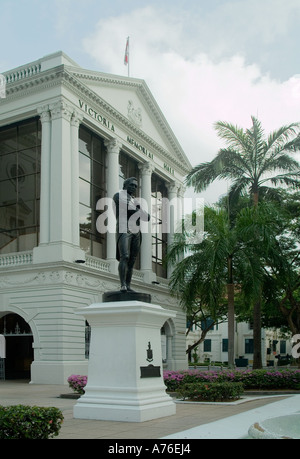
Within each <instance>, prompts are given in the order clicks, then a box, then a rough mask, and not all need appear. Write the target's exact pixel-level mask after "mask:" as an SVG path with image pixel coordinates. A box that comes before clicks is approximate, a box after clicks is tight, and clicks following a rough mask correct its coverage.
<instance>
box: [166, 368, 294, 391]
mask: <svg viewBox="0 0 300 459" xmlns="http://www.w3.org/2000/svg"><path fill="white" fill-rule="evenodd" d="M193 382H203V383H211V382H215V383H221V382H229V383H232V382H234V383H237V382H239V383H242V384H243V386H244V388H245V390H247V389H265V390H268V389H269V390H270V389H298V390H299V389H300V370H299V369H290V368H287V369H279V370H276V369H270V370H265V369H261V370H250V369H247V370H228V369H227V370H221V371H216V370H208V371H202V370H182V371H171V370H165V371H164V383H165V385H166V386H167V390H168V391H171V392H172V391H174V392H177V391H178V389H179V388H180V386H181V385H182V384H185V383H193Z"/></svg>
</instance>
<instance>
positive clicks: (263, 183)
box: [186, 116, 300, 368]
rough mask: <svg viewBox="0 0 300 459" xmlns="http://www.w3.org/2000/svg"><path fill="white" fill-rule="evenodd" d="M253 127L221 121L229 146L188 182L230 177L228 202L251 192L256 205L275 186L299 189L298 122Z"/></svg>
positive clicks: (197, 186) (201, 184)
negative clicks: (274, 127) (294, 154)
mask: <svg viewBox="0 0 300 459" xmlns="http://www.w3.org/2000/svg"><path fill="white" fill-rule="evenodd" d="M251 119H252V127H251V129H247V130H243V129H242V128H239V127H237V126H234V125H233V124H230V123H227V122H223V121H218V122H217V123H216V124H215V129H216V131H217V133H218V136H219V137H220V138H221V139H223V140H225V141H226V143H227V145H228V147H227V148H221V149H220V150H219V152H218V154H217V156H216V157H215V158H214V159H213V160H212V161H210V162H206V163H202V164H199V165H198V166H196V167H194V168H193V169H192V170H191V172H190V173H189V174H188V176H187V179H186V184H187V185H188V186H193V187H194V190H195V192H197V193H199V192H201V191H203V190H205V189H206V188H207V186H208V185H210V184H211V183H212V182H213V181H214V180H216V179H227V180H230V182H231V186H230V190H229V201H230V202H231V201H232V200H234V199H238V198H239V197H240V196H241V195H243V194H245V193H248V194H250V196H251V197H252V202H253V206H254V207H257V205H258V202H259V199H261V198H263V197H266V196H268V195H276V194H277V190H276V188H275V187H276V185H278V184H280V185H285V186H287V187H289V188H293V189H296V188H300V164H299V163H298V161H296V160H295V159H293V158H292V157H291V156H290V155H289V153H291V152H295V151H298V150H299V149H300V135H299V127H300V125H299V124H298V123H292V124H290V125H287V126H283V127H281V128H279V129H278V130H276V131H274V132H273V133H271V134H270V135H269V136H268V137H267V138H266V136H265V133H264V130H263V128H262V125H261V123H260V121H259V120H258V119H257V118H255V117H253V116H252V117H251ZM253 316H254V317H253V319H254V325H253V326H254V329H253V340H254V362H253V367H254V368H261V366H262V362H261V350H260V349H261V335H260V298H257V301H256V302H254V311H253Z"/></svg>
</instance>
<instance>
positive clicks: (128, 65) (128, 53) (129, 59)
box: [128, 37, 130, 77]
mask: <svg viewBox="0 0 300 459" xmlns="http://www.w3.org/2000/svg"><path fill="white" fill-rule="evenodd" d="M129 61H130V59H129V37H128V77H129V66H130V62H129Z"/></svg>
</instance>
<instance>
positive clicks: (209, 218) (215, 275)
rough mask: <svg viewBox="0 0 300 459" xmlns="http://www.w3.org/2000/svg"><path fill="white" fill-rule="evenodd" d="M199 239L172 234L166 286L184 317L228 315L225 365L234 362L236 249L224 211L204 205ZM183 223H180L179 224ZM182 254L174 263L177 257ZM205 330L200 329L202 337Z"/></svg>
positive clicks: (217, 318) (215, 319) (217, 319)
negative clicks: (168, 274) (183, 312)
mask: <svg viewBox="0 0 300 459" xmlns="http://www.w3.org/2000/svg"><path fill="white" fill-rule="evenodd" d="M204 224H205V228H204V229H205V232H204V238H203V241H201V242H200V243H198V244H194V243H190V237H189V236H190V235H189V234H186V232H182V233H178V234H176V235H175V238H174V242H173V244H172V245H171V246H170V247H169V249H168V257H167V259H168V262H169V263H171V264H172V265H173V266H174V269H173V272H172V275H171V279H170V287H171V291H172V292H173V293H176V294H178V296H179V297H180V299H181V306H182V307H183V309H184V310H185V311H186V313H187V316H188V317H196V318H198V319H199V317H200V318H202V321H203V318H204V317H205V316H206V318H208V317H209V318H210V319H211V322H210V323H211V324H214V323H216V322H221V321H222V320H224V316H226V312H227V317H228V364H229V366H230V367H233V365H234V281H233V259H234V256H235V251H236V250H237V239H236V234H235V231H234V230H232V228H231V226H230V224H229V219H228V213H227V210H226V209H224V208H220V209H215V208H211V207H205V209H204ZM183 226H185V225H184V223H183ZM183 252H186V256H185V257H184V258H183V259H182V260H181V261H180V262H178V258H179V256H180V255H181V254H182V253H183ZM207 331H208V329H207V328H205V329H204V330H203V332H202V335H201V338H200V340H199V341H198V342H197V343H195V345H194V346H193V347H195V346H196V345H198V344H199V343H200V342H201V341H203V340H204V338H205V335H206V333H207ZM191 349H192V348H190V349H189V351H190V350H191Z"/></svg>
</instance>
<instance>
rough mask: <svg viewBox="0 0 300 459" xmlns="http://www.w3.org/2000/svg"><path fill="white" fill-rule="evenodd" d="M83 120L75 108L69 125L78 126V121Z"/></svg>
mask: <svg viewBox="0 0 300 459" xmlns="http://www.w3.org/2000/svg"><path fill="white" fill-rule="evenodd" d="M82 120H83V115H82V114H81V113H79V112H78V111H77V110H74V111H73V113H72V118H71V126H75V127H79V125H80V123H81V122H82Z"/></svg>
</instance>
